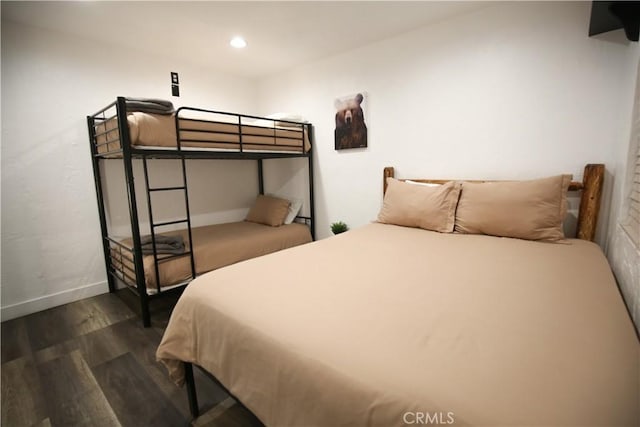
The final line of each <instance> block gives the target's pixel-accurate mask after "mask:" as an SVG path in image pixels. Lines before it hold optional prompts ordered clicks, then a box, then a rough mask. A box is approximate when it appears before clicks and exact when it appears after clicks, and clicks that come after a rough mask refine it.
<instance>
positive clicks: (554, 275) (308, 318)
mask: <svg viewBox="0 0 640 427" xmlns="http://www.w3.org/2000/svg"><path fill="white" fill-rule="evenodd" d="M157 357H158V358H159V360H161V361H162V362H164V363H165V365H166V366H167V367H168V368H169V372H170V374H171V376H172V378H173V379H174V380H175V381H177V382H178V383H180V382H181V381H183V365H182V363H181V362H179V361H180V360H184V361H189V362H193V363H196V364H198V365H200V366H202V367H204V368H205V369H206V370H207V371H209V372H211V373H212V374H213V375H215V376H216V377H217V379H218V380H220V381H221V382H222V384H224V385H225V386H226V387H227V388H228V389H229V390H230V391H231V392H232V393H233V394H234V395H235V396H237V397H238V398H239V399H240V400H241V401H242V402H243V403H244V404H245V405H246V406H247V407H248V408H249V409H250V410H251V411H252V412H253V413H254V414H255V415H256V416H258V418H260V419H261V420H262V421H263V422H264V423H265V424H266V425H269V426H337V425H342V426H365V425H375V426H400V425H406V424H407V421H408V422H409V423H410V422H412V421H415V420H416V417H417V416H419V417H421V419H423V420H424V419H426V418H425V417H426V416H427V415H429V416H431V417H433V416H439V417H440V418H439V419H440V420H443V421H445V422H446V421H449V420H450V418H449V417H452V418H453V420H454V421H455V424H456V425H482V426H498V425H500V426H507V425H509V426H514V425H544V426H552V425H554V426H555V425H557V426H559V425H575V426H578V425H579V426H591V425H593V426H595V425H601V426H614V425H619V426H622V425H625V426H637V425H639V423H640V415H639V411H640V409H639V405H638V402H639V388H640V384H639V382H640V376H639V375H640V372H639V370H638V365H639V363H640V360H639V357H640V353H639V345H638V341H637V338H636V335H635V333H634V329H633V326H632V323H631V321H630V319H629V316H628V314H627V312H626V311H625V307H624V305H623V301H622V299H621V297H620V294H619V292H618V289H617V287H616V284H615V281H614V278H613V276H612V273H611V270H610V268H609V266H608V264H607V261H606V259H605V257H604V256H603V254H602V252H601V250H600V248H599V247H598V246H596V245H595V244H593V243H591V242H586V241H582V240H570V241H569V244H551V243H540V242H531V241H524V240H517V239H508V238H498V237H490V236H482V235H461V234H440V233H436V232H431V231H425V230H420V229H412V228H404V227H398V226H394V225H385V224H377V223H375V224H371V225H368V226H365V227H363V228H360V229H356V230H352V231H349V232H347V233H344V234H341V235H339V236H336V237H332V238H330V239H326V240H322V241H318V242H315V243H312V244H309V245H304V246H301V247H299V248H293V249H288V250H285V251H282V252H278V253H275V254H272V255H269V256H266V257H262V258H259V259H255V260H252V261H249V262H246V263H242V264H237V265H233V266H230V267H227V268H223V269H220V270H217V271H215V272H212V273H209V274H206V275H203V276H201V277H200V278H198V279H196V280H195V281H194V282H192V283H191V284H190V285H189V286H188V287H187V289H186V290H185V292H184V294H183V295H182V297H181V299H180V300H179V302H178V304H177V306H176V307H175V310H174V312H173V314H172V316H171V320H170V322H169V325H168V327H167V329H166V332H165V334H164V337H163V339H162V342H161V344H160V346H159V348H158V351H157ZM416 413H422V414H423V415H416ZM434 414H435V415H434ZM432 419H433V418H432ZM431 424H433V423H431Z"/></svg>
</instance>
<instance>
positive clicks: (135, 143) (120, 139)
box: [87, 97, 315, 327]
mask: <svg viewBox="0 0 640 427" xmlns="http://www.w3.org/2000/svg"><path fill="white" fill-rule="evenodd" d="M140 101H141V102H140ZM156 101H157V102H156ZM149 106H151V108H149ZM87 126H88V130H89V143H90V147H91V155H92V163H93V172H94V182H95V188H96V196H97V200H98V212H99V216H100V228H101V233H102V244H103V250H104V260H105V266H106V271H107V278H108V284H109V291H110V292H115V291H116V289H117V287H118V286H117V284H118V283H121V284H124V285H125V286H124V287H126V288H128V289H130V290H131V291H132V292H134V293H135V294H136V295H137V296H138V298H139V302H140V311H141V317H142V321H143V324H144V326H145V327H148V326H150V325H151V315H150V309H149V303H150V301H152V300H153V299H155V298H157V297H159V296H161V295H163V294H165V293H167V291H174V290H178V291H179V290H181V289H183V288H184V287H185V286H186V285H187V284H188V283H189V282H190V281H191V280H193V279H194V278H195V277H197V276H198V275H200V274H202V273H205V272H207V271H211V270H214V269H217V268H220V267H223V266H225V265H229V264H233V263H236V262H240V261H243V260H246V259H250V258H254V257H257V256H261V255H265V254H268V253H271V252H275V251H278V250H282V249H286V248H289V247H292V246H297V245H300V244H304V243H308V242H310V241H312V240H314V239H315V229H314V213H315V209H314V194H313V158H312V149H311V148H312V143H311V140H312V126H311V124H309V123H303V122H297V121H291V120H284V119H275V118H265V117H258V116H251V115H244V114H236V113H229V112H222V111H216V110H206V109H201V108H192V107H180V108H178V109H177V110H176V111H173V106H172V105H171V103H170V102H168V101H159V100H133V99H131V98H125V97H118V98H117V99H116V101H114V102H112V103H110V104H109V105H107V106H106V107H104V108H102V109H101V110H99V111H98V112H96V113H95V114H93V115H90V116H87ZM286 158H306V159H307V164H308V185H309V188H308V200H307V201H308V204H307V205H306V206H307V209H306V212H307V215H301V214H299V213H298V212H294V213H291V212H290V214H291V215H290V218H289V219H288V221H287V222H286V223H285V224H282V225H280V226H272V225H265V224H260V223H256V222H249V221H240V222H232V223H225V224H213V225H207V226H202V227H192V219H191V213H190V206H189V194H188V180H187V172H186V171H187V166H186V160H187V159H218V160H221V159H229V160H255V161H256V163H257V169H258V190H259V195H264V169H263V161H264V160H266V159H286ZM136 159H139V160H141V161H142V167H143V168H142V169H143V173H144V183H145V186H144V189H145V191H144V193H145V194H143V195H140V194H136V193H137V192H138V193H139V192H140V191H139V190H136V186H135V185H134V168H133V161H134V160H136ZM154 159H178V160H179V161H180V165H181V177H182V182H181V183H179V184H178V185H174V186H165V187H154V186H152V185H150V179H149V174H150V171H149V166H148V164H149V162H151V161H153V160H154ZM105 161H120V162H122V164H123V169H124V176H125V182H126V192H127V193H126V194H127V202H128V210H129V221H130V226H131V227H130V228H131V229H130V236H127V237H126V238H122V236H117V235H116V233H115V232H114V231H113V230H112V228H114V227H112V226H111V225H110V224H109V221H108V207H107V204H106V200H105V191H104V185H105V182H104V180H105V177H104V176H103V175H104V174H103V172H102V168H103V162H105ZM157 192H178V193H182V195H183V197H184V210H185V217H184V218H178V219H173V220H170V221H157V220H156V221H155V222H154V213H155V212H154V210H153V206H152V197H151V195H152V194H154V193H157ZM140 196H143V197H145V198H146V204H147V210H148V212H147V215H148V222H149V225H148V226H144V225H143V224H142V222H141V218H140V215H139V213H140V210H139V207H138V198H139V197H140ZM259 197H263V196H259ZM265 197H267V196H265ZM156 218H157V216H156ZM163 230H164V231H163ZM166 230H169V231H166ZM165 243H180V247H179V248H178V249H177V250H175V251H173V250H168V251H167V250H162V249H163V244H165ZM169 247H170V248H172V247H171V246H169Z"/></svg>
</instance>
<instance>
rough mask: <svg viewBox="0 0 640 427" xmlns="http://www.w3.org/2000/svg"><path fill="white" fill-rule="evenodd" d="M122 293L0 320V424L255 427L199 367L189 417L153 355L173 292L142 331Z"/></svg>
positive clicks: (126, 294)
mask: <svg viewBox="0 0 640 427" xmlns="http://www.w3.org/2000/svg"><path fill="white" fill-rule="evenodd" d="M129 295H130V293H129V291H127V290H122V291H119V292H118V293H117V294H104V295H99V296H96V297H92V298H88V299H85V300H82V301H77V302H74V303H71V304H67V305H64V306H60V307H56V308H53V309H50V310H46V311H42V312H39V313H34V314H31V315H29V316H25V317H21V318H18V319H13V320H9V321H6V322H3V323H2V330H1V334H2V335H1V345H0V353H1V362H2V365H1V369H0V371H1V376H2V378H1V379H2V385H1V397H2V400H1V413H2V418H1V424H2V426H3V427H4V426H7V427H14V426H15V427H21V426H29V427H31V426H38V427H46V426H50V427H68V426H92V427H101V426H122V427H128V426H132V427H143V426H150V427H151V426H153V427H162V426H167V427H173V426H175V427H181V426H193V427H231V426H247V427H258V426H262V424H261V423H260V421H258V420H257V419H256V418H255V417H254V416H253V415H252V414H251V413H250V412H248V411H247V410H246V409H244V408H243V407H242V406H241V405H239V404H237V403H236V402H235V401H234V400H233V399H232V398H231V397H229V396H228V395H227V393H225V392H224V391H223V390H222V389H221V388H219V387H218V386H217V385H216V384H215V383H214V382H213V381H211V380H210V379H209V378H207V377H206V376H205V375H204V374H202V373H201V372H200V371H199V370H198V369H196V370H194V375H195V379H196V384H197V390H198V400H199V404H200V410H201V413H202V415H201V416H200V417H199V418H198V419H197V420H192V419H191V416H190V414H189V406H188V401H187V394H186V391H185V389H184V388H178V387H177V386H176V385H175V384H173V383H172V382H171V381H170V380H169V377H168V375H167V372H166V369H165V368H164V366H162V365H161V364H159V363H157V362H156V360H155V352H156V348H157V346H158V344H159V343H160V339H161V337H162V333H163V332H164V328H165V326H166V324H167V322H168V320H169V316H170V313H171V307H173V304H174V303H175V298H176V297H174V298H173V299H172V298H168V299H166V300H164V299H160V300H158V301H157V307H155V308H153V309H152V313H153V314H152V324H153V326H152V327H151V328H146V329H145V328H143V327H142V322H141V321H140V319H139V317H138V316H137V315H136V313H135V312H134V310H133V309H132V308H131V303H135V301H131V298H130V296H129ZM152 307H154V306H152Z"/></svg>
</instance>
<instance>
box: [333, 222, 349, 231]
mask: <svg viewBox="0 0 640 427" xmlns="http://www.w3.org/2000/svg"><path fill="white" fill-rule="evenodd" d="M348 229H349V227H348V226H347V224H345V223H344V222H342V221H338V222H334V223H333V224H331V231H333V234H340V233H344V232H345V231H347V230H348Z"/></svg>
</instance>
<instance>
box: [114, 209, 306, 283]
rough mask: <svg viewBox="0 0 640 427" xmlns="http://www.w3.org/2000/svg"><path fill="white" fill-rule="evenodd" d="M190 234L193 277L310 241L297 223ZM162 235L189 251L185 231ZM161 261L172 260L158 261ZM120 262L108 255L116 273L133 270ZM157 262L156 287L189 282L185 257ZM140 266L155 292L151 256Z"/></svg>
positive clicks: (126, 260)
mask: <svg viewBox="0 0 640 427" xmlns="http://www.w3.org/2000/svg"><path fill="white" fill-rule="evenodd" d="M191 234H192V238H193V254H194V261H195V269H196V274H197V275H199V274H202V273H206V272H207V271H211V270H215V269H218V268H220V267H224V266H226V265H230V264H235V263H237V262H240V261H244V260H247V259H251V258H255V257H259V256H261V255H266V254H269V253H272V252H276V251H279V250H282V249H286V248H290V247H293V246H297V245H302V244H304V243H309V242H311V241H312V238H311V232H310V230H309V227H308V226H307V225H305V224H299V223H292V224H287V225H281V226H280V227H271V226H268V225H263V224H257V223H254V222H248V221H241V222H230V223H225V224H214V225H207V226H204V227H195V228H192V229H191ZM163 235H167V236H171V235H180V236H181V237H182V239H183V241H184V242H185V246H186V247H185V250H186V251H189V249H190V248H189V245H188V241H189V237H188V231H187V230H180V231H174V232H169V233H163ZM122 243H123V244H124V245H125V246H126V247H127V248H129V250H131V248H132V244H131V239H125V240H124V241H123V242H122ZM163 258H172V259H169V260H165V261H162V259H163ZM120 259H121V260H122V261H121V262H119V260H118V258H117V257H114V256H113V254H112V262H114V264H116V265H115V267H116V269H118V264H120V263H121V264H125V265H126V269H129V270H131V271H132V270H133V260H132V258H130V257H127V256H124V255H123V256H122V257H121V258H120ZM158 259H159V260H160V261H159V263H158V272H159V275H160V281H159V282H160V287H167V286H173V285H176V284H179V283H183V282H184V281H186V280H189V279H190V278H191V259H190V257H189V256H188V255H184V256H180V257H177V258H176V257H174V255H165V254H161V255H158ZM143 264H144V276H145V283H146V285H147V289H149V290H151V291H153V290H156V291H157V288H158V285H157V284H158V280H156V270H155V262H154V256H153V255H145V256H144V257H143ZM120 267H122V266H120ZM124 281H125V283H127V284H129V285H131V286H135V281H133V280H131V279H129V280H124Z"/></svg>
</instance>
